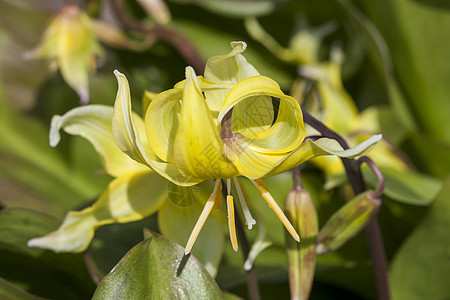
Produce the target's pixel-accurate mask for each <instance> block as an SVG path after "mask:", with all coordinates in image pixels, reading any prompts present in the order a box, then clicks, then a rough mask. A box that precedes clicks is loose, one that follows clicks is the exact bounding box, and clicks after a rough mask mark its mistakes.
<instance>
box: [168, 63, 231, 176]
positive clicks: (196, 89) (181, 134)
mask: <svg viewBox="0 0 450 300" xmlns="http://www.w3.org/2000/svg"><path fill="white" fill-rule="evenodd" d="M174 156H175V161H176V164H177V166H178V168H179V169H180V171H181V173H182V174H183V175H185V177H193V178H199V179H216V178H231V177H234V176H236V175H237V170H236V169H235V168H234V166H233V164H232V163H231V162H230V161H229V160H228V159H227V158H226V157H225V155H224V152H223V145H222V140H221V139H220V133H219V129H218V128H217V126H216V124H214V121H213V119H212V117H211V113H210V112H209V110H208V106H207V105H206V103H205V98H204V97H203V95H202V93H201V90H200V86H199V83H198V80H197V77H196V76H195V72H194V70H193V69H192V68H191V67H188V68H186V86H185V88H184V91H183V100H182V105H181V113H180V124H179V127H178V130H177V133H176V137H175V144H174Z"/></svg>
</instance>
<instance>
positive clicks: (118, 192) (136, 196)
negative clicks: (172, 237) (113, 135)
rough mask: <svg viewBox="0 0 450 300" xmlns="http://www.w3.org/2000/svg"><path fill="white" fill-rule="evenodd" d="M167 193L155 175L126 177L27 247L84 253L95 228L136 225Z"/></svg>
mask: <svg viewBox="0 0 450 300" xmlns="http://www.w3.org/2000/svg"><path fill="white" fill-rule="evenodd" d="M166 191H167V185H166V184H165V182H164V180H163V179H162V178H161V177H160V176H159V175H158V174H155V173H153V172H139V173H128V174H126V175H123V176H121V177H119V178H117V179H115V180H114V181H113V182H111V183H110V185H109V186H108V189H107V190H106V191H105V192H104V193H103V194H102V195H101V196H100V198H99V199H98V200H97V202H95V204H94V205H93V206H91V207H88V208H86V209H84V210H82V211H70V212H69V213H68V214H67V215H66V217H65V219H64V222H63V223H62V225H61V226H60V227H59V228H58V229H57V230H56V231H54V232H51V233H49V234H47V235H45V236H43V237H40V238H35V239H32V240H30V241H29V242H28V246H29V247H39V248H45V249H51V250H54V251H57V252H81V251H84V250H86V248H87V247H88V246H89V243H90V242H91V240H92V238H93V236H94V230H95V229H96V228H97V227H99V226H102V225H105V224H110V223H125V222H131V221H136V220H140V219H143V218H144V217H146V216H148V215H151V214H152V213H154V212H155V211H156V210H157V209H159V208H160V206H161V205H162V203H163V202H164V200H165V199H166V198H165V194H166ZM149 195H151V196H149Z"/></svg>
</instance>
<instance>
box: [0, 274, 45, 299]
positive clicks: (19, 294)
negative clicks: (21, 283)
mask: <svg viewBox="0 0 450 300" xmlns="http://www.w3.org/2000/svg"><path fill="white" fill-rule="evenodd" d="M0 298H1V299H3V300H44V298H41V297H37V296H34V295H32V294H29V293H27V292H25V291H24V290H22V289H20V288H18V287H17V286H15V285H13V284H11V283H9V282H8V281H6V280H4V279H3V278H1V277H0Z"/></svg>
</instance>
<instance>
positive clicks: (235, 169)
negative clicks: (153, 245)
mask: <svg viewBox="0 0 450 300" xmlns="http://www.w3.org/2000/svg"><path fill="white" fill-rule="evenodd" d="M231 46H232V51H231V52H230V53H229V54H227V55H221V56H215V57H212V58H210V59H209V60H208V61H207V64H206V69H205V73H204V74H205V75H204V77H203V76H197V75H196V74H195V72H194V70H193V69H192V68H191V67H187V68H186V80H184V81H181V82H179V83H177V84H176V85H175V86H174V88H173V89H170V90H167V91H164V92H162V93H160V94H157V95H153V94H148V95H149V96H150V97H151V99H149V100H150V104H149V106H148V108H147V111H146V115H145V118H144V120H143V119H142V118H141V117H139V116H138V115H136V114H134V113H133V112H132V109H131V99H130V89H129V86H128V81H127V79H126V77H125V76H124V75H123V74H121V73H120V72H118V71H115V72H114V73H115V75H116V77H117V81H118V85H119V90H118V93H117V97H116V102H115V105H114V109H112V108H109V107H104V106H94V105H91V106H88V107H83V108H77V109H74V110H72V111H70V112H68V113H67V114H66V115H65V116H63V117H59V116H56V117H54V119H53V122H52V130H51V133H50V137H51V142H52V140H53V141H55V142H57V141H58V140H59V134H58V131H59V129H61V128H63V129H64V130H66V131H67V132H69V133H72V134H80V135H82V136H85V137H86V138H88V139H89V141H91V143H92V144H93V145H94V146H95V147H96V149H97V151H98V152H99V153H100V154H101V156H102V158H103V161H104V164H105V168H107V171H109V173H110V174H113V175H115V176H118V178H117V179H116V181H117V182H120V181H126V182H127V184H128V185H127V186H128V188H130V187H132V188H135V189H137V190H139V191H142V190H144V189H146V188H147V186H146V185H145V184H146V181H145V180H137V181H135V180H133V181H132V182H131V181H130V179H129V178H135V176H137V177H138V178H139V176H150V177H152V176H155V175H156V174H155V172H156V173H158V174H159V175H161V176H162V177H164V178H165V179H167V180H169V181H171V182H172V183H173V186H179V187H180V188H181V190H183V191H184V193H186V194H189V195H195V194H196V192H195V191H194V189H198V184H201V185H203V186H205V185H206V186H207V185H208V184H209V183H212V184H211V191H212V193H211V195H210V196H209V198H208V197H206V198H207V199H205V200H206V201H205V205H204V208H203V210H202V212H201V214H200V217H199V219H198V221H197V222H196V224H195V226H194V229H193V231H192V233H191V235H190V237H189V239H188V242H187V246H186V253H189V252H190V251H191V249H192V246H193V244H194V242H195V240H196V239H197V236H198V234H199V233H200V229H201V228H202V227H203V225H204V223H205V222H206V220H207V218H208V215H209V214H210V213H211V211H212V209H213V208H214V207H220V205H221V191H222V180H223V181H224V182H225V183H226V185H227V197H226V205H227V213H228V227H229V230H230V237H231V242H232V245H233V248H234V249H235V250H236V249H237V239H236V230H235V225H234V198H233V196H232V195H231V185H232V184H234V186H235V187H236V191H237V194H238V197H237V198H238V200H239V202H240V206H241V208H242V210H243V213H244V216H245V218H246V224H247V226H248V228H249V229H251V228H252V226H253V225H254V224H255V220H254V219H253V218H252V216H251V213H250V210H249V208H248V205H247V201H246V198H245V194H244V192H243V189H242V186H241V183H240V181H239V179H238V178H237V177H238V176H243V177H247V178H248V179H250V180H251V182H252V183H253V184H254V185H255V186H256V188H257V189H258V191H259V192H260V194H261V196H262V197H263V198H264V199H265V200H266V201H267V203H268V204H269V205H270V207H271V208H272V209H273V210H274V212H275V213H276V214H277V216H278V217H279V218H280V220H281V221H282V223H283V224H284V226H285V227H286V229H287V230H288V231H289V233H290V234H291V235H292V237H293V238H294V239H295V240H297V241H299V236H298V234H297V233H296V231H295V229H294V228H293V227H292V225H291V224H290V222H289V221H288V219H287V218H286V216H285V215H284V213H283V211H282V210H281V209H280V207H279V206H278V205H277V203H276V202H275V200H274V198H273V197H272V195H271V194H270V192H269V191H268V189H267V187H266V186H265V184H264V182H263V181H262V180H261V178H263V177H267V176H272V175H275V174H278V173H281V172H284V171H286V170H288V169H291V168H292V167H293V166H295V165H298V164H300V163H302V162H304V161H306V160H308V159H309V158H311V157H314V156H317V155H325V154H333V155H339V156H343V157H353V156H357V155H361V154H362V153H364V152H366V151H368V150H369V149H371V148H372V147H373V146H374V144H376V143H377V141H378V140H379V139H380V136H374V137H372V138H370V139H368V140H366V141H364V142H363V143H361V144H360V145H358V146H357V147H355V148H352V149H349V150H343V149H342V148H341V147H340V146H339V144H338V143H337V142H336V141H334V140H330V139H319V140H317V141H315V142H313V141H311V140H306V141H304V137H305V130H304V126H303V120H302V112H301V109H300V106H299V104H298V102H297V101H296V100H295V99H294V98H292V97H290V96H288V95H285V94H284V93H283V92H282V91H281V89H280V87H279V86H278V84H277V83H276V82H274V81H273V80H272V79H270V78H268V77H265V76H262V75H260V74H259V73H258V72H257V71H256V69H255V68H254V67H253V66H252V65H251V64H249V63H248V62H247V61H246V59H245V58H244V57H243V55H242V54H241V53H242V52H243V51H244V50H245V48H246V44H245V43H243V42H233V43H232V44H231ZM94 110H97V111H96V112H94ZM95 114H98V115H99V116H104V120H103V119H102V120H101V122H100V120H98V117H94V115H95ZM55 142H52V143H53V144H56V143H55ZM150 174H151V175H150ZM162 177H160V178H162ZM122 178H123V179H122ZM157 180H161V179H157ZM157 180H155V181H157ZM116 181H114V182H116ZM114 182H113V183H114ZM110 188H111V189H112V190H111V191H107V192H105V194H104V195H103V196H102V197H101V198H100V199H99V201H98V202H97V203H96V204H94V206H93V207H92V208H88V209H87V210H85V211H83V212H80V213H76V212H72V213H69V215H68V217H66V220H65V222H64V223H63V225H62V226H61V227H60V228H59V229H58V230H57V231H55V232H54V233H51V234H49V235H47V236H45V237H42V238H38V239H33V240H31V241H30V242H29V244H30V245H32V246H39V247H44V248H51V249H57V250H63V251H73V250H77V251H82V250H83V249H85V247H87V244H86V243H88V242H89V241H90V239H91V238H92V235H93V230H94V229H95V228H96V227H98V226H100V225H102V224H105V223H108V222H127V221H131V220H135V219H138V218H142V217H144V216H146V215H148V214H150V213H152V212H154V211H155V210H157V209H158V208H159V207H160V205H162V204H161V202H158V201H157V200H155V199H153V198H154V197H150V196H149V198H152V200H151V201H150V203H152V205H149V204H148V203H147V204H146V203H145V202H139V205H141V206H139V205H135V204H134V202H133V201H136V200H134V198H131V197H130V196H129V194H119V193H113V190H114V186H113V184H111V185H110ZM155 190H156V191H159V190H160V189H158V188H156V189H155ZM150 192H151V193H153V192H152V191H150ZM115 195H117V197H120V196H121V197H123V199H125V200H123V199H112V198H108V197H111V196H115ZM139 195H140V196H142V194H139ZM146 195H149V193H147V194H146ZM158 195H159V192H158ZM152 196H153V195H152ZM156 198H158V196H156ZM111 199H112V200H111ZM148 200H149V199H148ZM111 201H117V202H118V203H120V205H122V207H121V209H120V210H119V211H116V210H115V209H113V210H111V211H113V212H115V213H117V216H115V215H114V214H112V215H111V211H110V208H111V206H113V205H115V203H113V202H111ZM127 203H128V204H129V205H128V206H127V205H126V204H127ZM108 206H109V207H108ZM124 207H125V208H126V209H125V208H124ZM74 216H77V218H78V219H77V222H73V217H74ZM162 223H163V224H166V223H170V222H169V221H167V222H162ZM80 224H82V226H81V225H80ZM160 224H161V222H160ZM77 226H81V227H82V228H83V229H84V231H83V233H80V230H78V228H77ZM179 230H180V231H183V230H185V228H179ZM75 236H76V239H79V240H82V241H83V242H82V243H81V242H77V243H75V242H74V241H73V240H72V238H74V237H75ZM74 239H75V238H74ZM61 240H64V241H69V243H68V244H70V243H72V244H74V245H77V247H72V246H70V245H67V244H66V245H64V246H61V243H60V241H61ZM55 245H56V246H55Z"/></svg>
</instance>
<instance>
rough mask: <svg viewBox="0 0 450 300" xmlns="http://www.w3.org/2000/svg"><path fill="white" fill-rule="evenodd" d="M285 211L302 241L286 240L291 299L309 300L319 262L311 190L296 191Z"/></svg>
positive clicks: (287, 203)
mask: <svg viewBox="0 0 450 300" xmlns="http://www.w3.org/2000/svg"><path fill="white" fill-rule="evenodd" d="M285 210H286V215H287V216H288V218H289V220H290V221H291V223H292V225H293V226H294V227H295V229H296V230H297V232H298V233H299V234H300V236H301V239H302V240H301V242H300V243H297V242H295V241H294V240H293V239H292V238H290V236H289V237H287V238H286V245H287V254H288V260H289V285H290V290H291V299H299V300H300V299H308V297H309V294H310V292H311V286H312V283H313V279H314V268H315V262H316V257H315V256H316V253H315V248H316V237H317V231H318V225H317V213H316V207H315V205H314V201H313V200H312V198H311V195H310V193H309V192H308V191H307V190H305V189H301V190H297V189H292V190H291V191H289V194H288V196H287V198H286V203H285Z"/></svg>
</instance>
